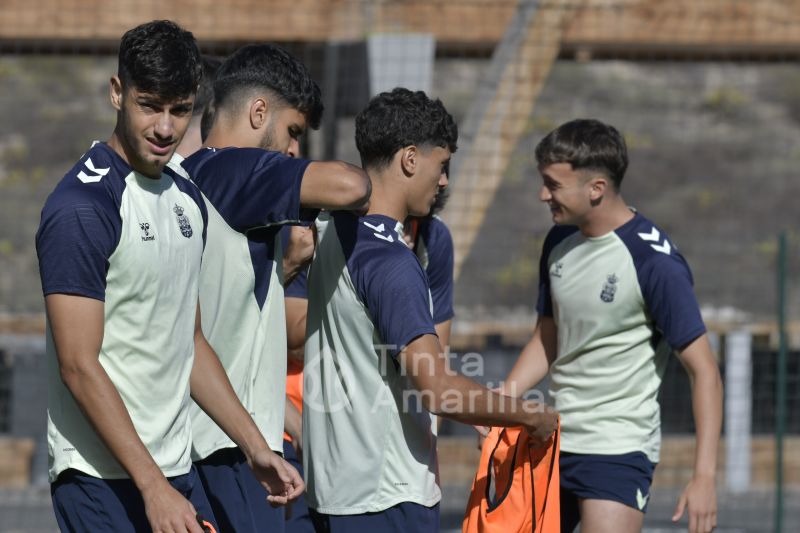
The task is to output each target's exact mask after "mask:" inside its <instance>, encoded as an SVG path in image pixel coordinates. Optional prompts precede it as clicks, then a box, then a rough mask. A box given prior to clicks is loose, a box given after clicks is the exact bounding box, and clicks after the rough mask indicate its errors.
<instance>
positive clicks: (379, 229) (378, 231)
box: [362, 220, 394, 242]
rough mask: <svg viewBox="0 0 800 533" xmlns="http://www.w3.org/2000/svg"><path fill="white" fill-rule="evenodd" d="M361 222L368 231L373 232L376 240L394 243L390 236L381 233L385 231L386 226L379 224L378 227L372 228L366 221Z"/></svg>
mask: <svg viewBox="0 0 800 533" xmlns="http://www.w3.org/2000/svg"><path fill="white" fill-rule="evenodd" d="M362 222H364V225H365V226H366V227H368V228H369V229H371V230H375V233H373V235H375V236H376V237H377V238H379V239H382V240H384V241H386V242H394V237H392V236H391V235H383V234H382V233H381V232H383V231H385V230H386V226H384V225H383V224H381V225H380V226H373V225H372V224H370V223H369V222H367V221H366V220H363V221H362Z"/></svg>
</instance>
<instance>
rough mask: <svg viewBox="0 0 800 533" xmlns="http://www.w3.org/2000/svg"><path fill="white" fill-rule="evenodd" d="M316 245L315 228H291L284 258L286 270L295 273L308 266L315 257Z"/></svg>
mask: <svg viewBox="0 0 800 533" xmlns="http://www.w3.org/2000/svg"><path fill="white" fill-rule="evenodd" d="M312 227H313V226H312ZM315 243H316V231H315V228H314V229H312V228H311V227H306V226H291V227H290V229H289V244H288V245H287V247H286V253H285V254H284V256H283V260H284V270H285V271H287V272H294V271H297V270H300V269H301V268H303V267H304V266H305V265H307V264H308V262H309V261H311V258H312V257H313V255H314V245H315Z"/></svg>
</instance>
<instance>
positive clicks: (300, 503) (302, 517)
mask: <svg viewBox="0 0 800 533" xmlns="http://www.w3.org/2000/svg"><path fill="white" fill-rule="evenodd" d="M283 457H284V458H285V459H286V460H287V461H288V462H289V464H291V465H292V466H293V467H295V468H296V469H297V471H298V472H300V475H301V476H303V477H305V476H304V475H303V462H302V461H301V460H300V458H298V457H297V453H296V452H295V450H294V446H292V443H291V442H289V441H287V440H285V441H283ZM285 516H286V533H314V524H313V523H312V522H311V516H309V514H308V505H307V504H306V496H305V494H302V495H301V496H300V497H299V498H297V500H295V501H294V502H293V503H292V505H291V506H287V507H286V515H285Z"/></svg>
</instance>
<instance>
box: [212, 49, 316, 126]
mask: <svg viewBox="0 0 800 533" xmlns="http://www.w3.org/2000/svg"><path fill="white" fill-rule="evenodd" d="M253 89H266V90H268V91H269V92H271V93H272V95H273V96H275V97H276V98H277V99H278V100H279V101H280V103H282V104H286V105H288V106H289V107H291V108H294V109H297V110H298V111H299V112H300V113H302V114H303V115H304V116H305V118H306V122H307V123H308V126H309V127H310V128H311V129H314V130H315V129H317V128H319V124H320V121H321V120H322V111H323V109H324V106H323V104H322V93H321V91H320V89H319V86H318V85H317V82H315V81H314V79H313V78H312V77H311V74H310V73H309V71H308V68H306V66H305V65H304V64H303V63H302V62H301V61H300V60H299V59H297V58H295V57H294V56H293V55H291V54H290V53H289V52H287V51H286V50H284V49H283V48H280V47H278V46H275V45H272V44H250V45H247V46H243V47H241V48H239V49H238V50H236V51H235V52H234V53H233V54H231V55H230V56H228V58H227V59H225V61H223V62H222V65H221V66H220V68H219V70H218V71H217V79H216V80H215V81H214V106H215V107H216V109H217V110H220V109H227V108H229V107H230V106H232V105H236V104H238V103H239V102H238V101H237V99H238V97H239V96H240V95H244V94H247V93H248V92H249V91H251V90H253Z"/></svg>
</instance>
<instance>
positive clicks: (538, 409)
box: [400, 335, 558, 443]
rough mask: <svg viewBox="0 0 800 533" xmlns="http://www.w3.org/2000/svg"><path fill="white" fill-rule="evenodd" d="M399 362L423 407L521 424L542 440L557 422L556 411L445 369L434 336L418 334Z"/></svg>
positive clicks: (468, 418)
mask: <svg viewBox="0 0 800 533" xmlns="http://www.w3.org/2000/svg"><path fill="white" fill-rule="evenodd" d="M400 364H401V366H402V367H403V369H404V371H405V373H406V375H408V376H409V377H410V378H411V380H412V382H413V383H414V386H415V387H416V388H417V390H418V391H419V392H420V399H421V401H422V405H423V407H425V408H426V409H427V410H429V411H431V412H432V413H434V414H436V415H440V416H443V417H446V418H450V419H452V420H455V421H457V422H462V423H465V424H483V425H488V426H517V425H522V426H525V428H526V429H527V431H528V433H529V434H530V436H531V438H532V439H533V440H534V441H535V442H539V443H543V442H545V441H546V440H547V439H548V438H549V437H550V435H552V433H553V431H555V429H556V425H557V420H558V417H557V414H556V412H555V411H554V410H553V409H551V408H549V407H547V406H545V405H543V404H540V403H537V402H533V401H528V400H520V399H518V398H512V397H510V396H503V395H501V394H498V393H496V392H492V391H491V390H489V389H487V388H486V387H483V386H482V385H479V384H478V383H476V382H474V381H472V380H471V379H468V378H466V377H464V376H462V375H460V374H456V373H454V372H452V371H450V369H449V368H448V365H447V358H446V356H445V354H443V353H442V350H441V347H440V345H439V341H438V339H437V338H436V336H434V335H422V336H420V337H418V338H416V339H415V340H414V341H412V342H411V343H410V344H409V345H408V346H407V347H406V349H405V350H403V351H402V352H401V353H400Z"/></svg>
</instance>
